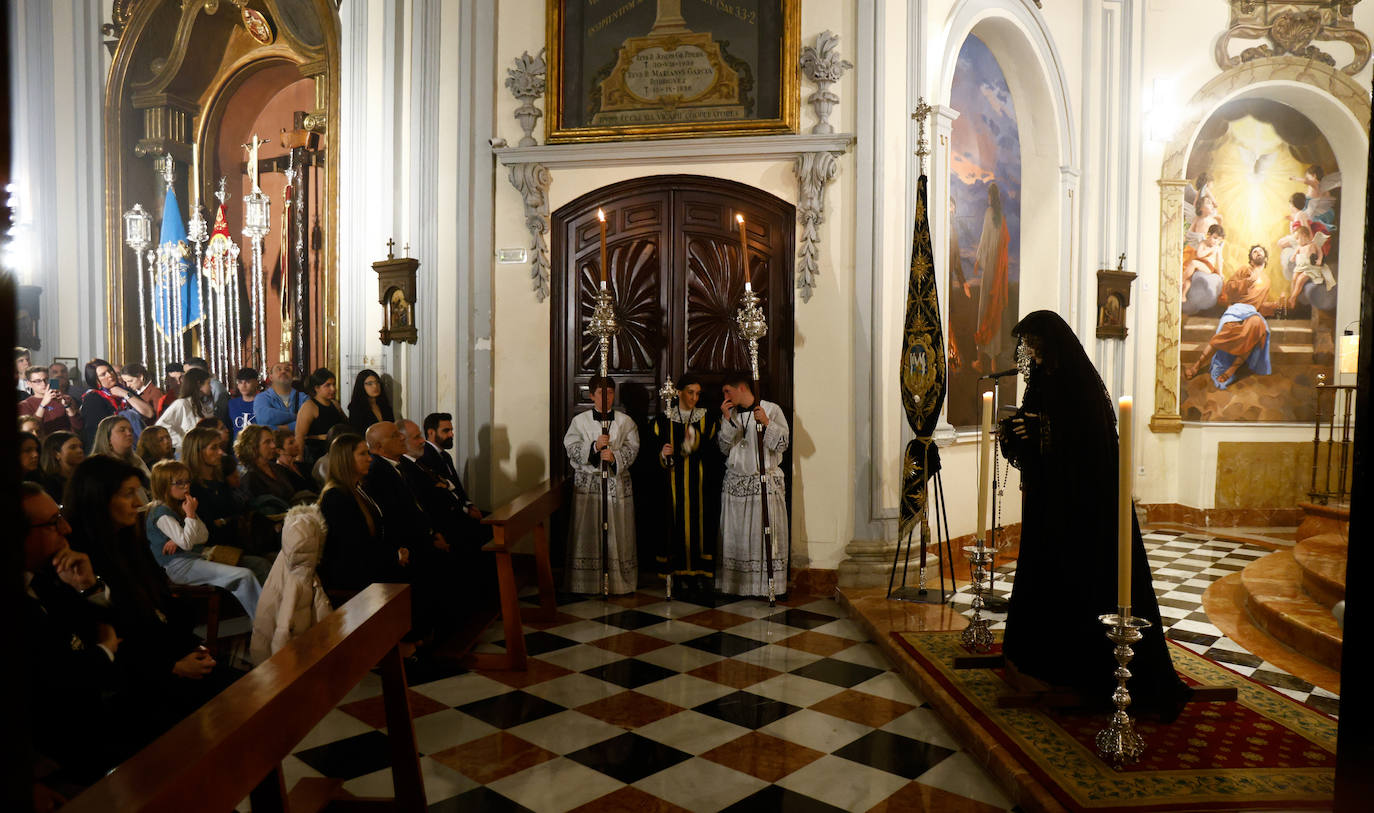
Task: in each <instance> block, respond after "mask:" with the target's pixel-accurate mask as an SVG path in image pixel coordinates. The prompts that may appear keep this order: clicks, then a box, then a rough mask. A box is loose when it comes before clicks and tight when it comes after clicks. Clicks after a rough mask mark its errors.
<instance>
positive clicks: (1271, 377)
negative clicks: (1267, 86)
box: [1179, 99, 1341, 422]
mask: <svg viewBox="0 0 1374 813" xmlns="http://www.w3.org/2000/svg"><path fill="white" fill-rule="evenodd" d="M1187 173H1188V178H1189V179H1190V183H1189V186H1188V188H1187V190H1186V191H1185V196H1184V197H1185V204H1184V209H1185V211H1184V218H1183V223H1184V229H1185V232H1184V234H1182V235H1181V239H1182V240H1183V255H1182V257H1183V259H1182V267H1181V268H1180V269H1179V270H1180V280H1181V286H1182V287H1181V290H1180V296H1181V299H1182V303H1183V304H1182V314H1183V320H1182V330H1181V342H1180V362H1181V364H1180V367H1181V370H1180V374H1181V376H1182V379H1183V380H1182V392H1183V399H1182V403H1181V405H1180V414H1181V415H1182V416H1183V419H1184V420H1188V421H1256V422H1265V421H1276V422H1305V421H1310V420H1313V419H1314V417H1315V414H1316V412H1315V410H1316V391H1315V390H1314V389H1313V387H1314V386H1315V384H1316V383H1317V376H1318V375H1319V374H1321V373H1328V374H1329V373H1331V372H1332V369H1331V368H1332V362H1333V359H1334V351H1335V335H1336V323H1335V313H1336V296H1337V291H1338V287H1337V280H1338V278H1339V274H1340V272H1339V271H1338V266H1339V264H1340V263H1339V259H1340V258H1339V256H1338V252H1337V250H1336V245H1337V242H1338V240H1337V231H1338V225H1339V224H1340V185H1341V182H1340V171H1339V167H1338V166H1337V165H1336V159H1335V154H1334V153H1333V152H1332V149H1331V145H1330V144H1329V143H1328V141H1327V139H1326V137H1325V136H1324V135H1323V134H1322V132H1321V131H1320V130H1319V129H1318V128H1317V126H1316V125H1315V124H1313V123H1312V121H1311V120H1309V119H1308V118H1307V117H1306V116H1304V115H1302V114H1301V113H1299V112H1298V111H1296V110H1294V109H1293V108H1291V107H1288V106H1287V105H1284V104H1281V103H1279V102H1275V101H1271V100H1268V99H1243V100H1237V101H1233V102H1228V103H1226V104H1224V105H1222V106H1221V107H1220V108H1218V109H1217V111H1216V112H1215V113H1213V114H1212V116H1211V117H1210V118H1209V119H1208V120H1207V122H1206V123H1205V124H1204V125H1203V127H1202V129H1201V130H1200V131H1199V132H1198V136H1197V139H1196V140H1195V141H1194V143H1193V147H1192V150H1191V152H1190V153H1189V156H1188V167H1187Z"/></svg>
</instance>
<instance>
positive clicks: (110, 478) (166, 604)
mask: <svg viewBox="0 0 1374 813" xmlns="http://www.w3.org/2000/svg"><path fill="white" fill-rule="evenodd" d="M140 487H141V486H140V480H139V472H138V471H137V470H136V469H134V468H133V467H131V466H129V465H127V464H125V463H122V462H120V461H118V460H115V459H112V458H109V457H103V456H93V457H91V458H89V459H87V460H86V461H85V462H83V463H82V464H81V465H80V466H77V467H76V472H75V473H74V474H73V475H72V480H71V483H70V485H69V487H68V489H67V492H68V500H67V504H66V505H65V506H63V514H64V515H65V516H66V518H67V521H68V522H69V523H70V524H71V527H72V531H71V535H70V537H69V539H70V541H71V546H72V548H74V549H75V550H77V551H80V552H82V553H85V554H86V555H88V556H89V557H90V558H91V566H92V568H93V569H94V571H95V573H96V574H97V575H99V576H100V578H101V579H102V580H103V581H104V582H105V585H106V592H105V595H106V596H107V597H108V600H109V605H110V610H111V612H112V618H113V621H114V627H115V630H116V632H117V633H118V634H119V637H120V638H122V639H123V641H122V642H121V643H120V645H119V650H118V652H117V654H116V656H115V663H116V665H119V666H121V668H122V670H123V671H124V672H125V674H126V675H127V676H128V686H129V691H130V693H131V694H132V695H133V698H132V699H131V701H130V702H129V703H128V704H127V705H126V706H125V707H124V708H123V709H122V713H121V714H120V717H121V718H122V719H123V721H124V725H123V726H121V730H124V731H128V732H132V733H133V736H134V738H135V739H136V740H138V741H140V742H143V743H146V742H149V741H151V740H152V739H153V738H155V737H157V736H158V735H159V734H161V733H162V732H163V731H165V730H167V729H168V728H170V727H171V726H172V725H174V724H175V723H177V722H178V721H179V720H181V718H183V717H184V716H186V715H187V714H189V713H191V712H192V711H194V710H195V709H196V708H198V707H199V706H200V705H201V704H202V703H204V702H205V701H207V700H209V699H210V698H212V697H214V696H215V695H216V694H218V693H219V691H220V690H221V689H222V688H224V687H225V686H227V685H228V684H229V683H230V682H232V680H233V679H234V678H235V677H237V673H236V672H233V671H232V670H228V669H226V668H224V667H218V666H217V664H216V662H215V659H214V658H212V657H210V653H209V652H207V651H206V650H205V648H204V647H203V646H202V645H201V641H200V639H199V638H197V637H196V635H195V634H194V632H192V624H191V619H190V616H189V615H188V614H187V613H186V612H185V611H184V610H183V608H182V607H181V605H180V604H178V603H177V602H176V601H175V600H174V599H173V597H172V593H171V584H170V582H169V581H168V580H167V574H166V573H164V572H163V570H162V568H160V567H158V564H157V562H156V561H155V560H154V559H153V557H152V554H151V553H150V552H149V551H148V546H147V545H146V544H145V543H144V542H143V540H142V538H141V535H140V534H139V533H138V529H137V527H136V526H137V525H138V523H139V520H140V519H141V517H140V516H139V512H140V511H141V510H142V508H143V505H144V504H143V502H142V500H141V499H140V498H139V496H138V492H139V489H140ZM91 733H92V735H94V736H98V735H99V732H91Z"/></svg>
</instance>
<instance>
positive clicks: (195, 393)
mask: <svg viewBox="0 0 1374 813" xmlns="http://www.w3.org/2000/svg"><path fill="white" fill-rule="evenodd" d="M214 415H215V401H214V396H213V395H212V394H211V392H210V374H209V373H207V372H205V371H204V370H202V369H200V368H199V367H192V368H191V369H189V370H187V371H186V374H185V375H183V376H182V377H181V394H180V395H179V396H178V397H177V399H176V400H175V401H173V402H172V405H171V406H169V407H167V411H166V412H163V413H162V417H160V418H158V419H157V425H158V426H161V427H163V428H164V429H166V430H167V431H168V432H169V433H170V434H171V435H172V445H173V446H175V447H176V448H178V449H180V448H181V443H182V439H183V438H185V437H186V433H187V432H190V431H191V430H192V429H195V428H196V424H197V423H199V422H200V421H201V420H203V419H205V418H213V417H214Z"/></svg>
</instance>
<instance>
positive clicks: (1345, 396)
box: [1307, 375, 1356, 505]
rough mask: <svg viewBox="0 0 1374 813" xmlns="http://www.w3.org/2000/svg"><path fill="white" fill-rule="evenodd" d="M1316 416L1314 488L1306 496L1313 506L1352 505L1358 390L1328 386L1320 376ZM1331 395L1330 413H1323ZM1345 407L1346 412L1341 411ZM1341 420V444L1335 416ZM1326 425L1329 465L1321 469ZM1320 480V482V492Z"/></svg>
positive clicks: (1348, 386) (1313, 437)
mask: <svg viewBox="0 0 1374 813" xmlns="http://www.w3.org/2000/svg"><path fill="white" fill-rule="evenodd" d="M1316 389H1317V415H1316V419H1315V420H1314V421H1313V428H1312V487H1311V488H1310V489H1309V490H1308V492H1307V496H1308V497H1309V498H1310V499H1311V500H1312V502H1314V503H1318V504H1320V505H1329V504H1330V503H1331V502H1332V501H1334V502H1336V503H1337V504H1349V502H1350V480H1349V474H1350V463H1351V453H1352V451H1353V448H1354V443H1355V439H1354V436H1353V429H1354V427H1353V418H1354V412H1355V391H1356V387H1355V386H1353V385H1349V384H1345V385H1341V384H1327V383H1326V376H1325V375H1319V376H1317V387H1316ZM1328 393H1329V394H1330V407H1331V409H1330V413H1329V414H1328V413H1326V412H1325V411H1323V409H1322V405H1323V402H1324V401H1326V400H1327V399H1326V397H1325V396H1326V395H1327V394H1328ZM1342 405H1343V406H1344V408H1343V409H1342V408H1341V407H1342ZM1337 414H1339V415H1340V416H1341V418H1340V424H1339V428H1340V441H1339V443H1338V442H1337V440H1336V430H1337V422H1336V416H1337ZM1323 422H1325V425H1326V449H1327V452H1326V465H1325V466H1322V465H1321V447H1322V425H1323ZM1338 445H1339V450H1340V466H1339V468H1338V471H1337V475H1336V483H1335V486H1336V487H1335V488H1334V489H1333V488H1332V483H1331V472H1332V468H1333V464H1334V463H1335V460H1336V453H1337V446H1338ZM1318 480H1321V488H1320V489H1319V488H1318V487H1317V486H1318Z"/></svg>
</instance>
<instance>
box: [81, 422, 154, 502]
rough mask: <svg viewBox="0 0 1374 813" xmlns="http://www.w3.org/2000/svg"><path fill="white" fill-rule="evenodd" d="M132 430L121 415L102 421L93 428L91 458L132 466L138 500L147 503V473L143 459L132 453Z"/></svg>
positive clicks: (133, 442)
mask: <svg viewBox="0 0 1374 813" xmlns="http://www.w3.org/2000/svg"><path fill="white" fill-rule="evenodd" d="M136 442H137V441H136V440H135V439H134V428H133V425H132V424H130V423H129V419H128V418H126V417H124V416H123V415H111V416H110V417H108V418H105V419H104V420H102V421H101V422H100V423H99V424H98V425H97V426H96V428H95V442H94V444H93V445H92V446H91V454H90V456H91V457H96V456H100V457H112V458H114V459H115V460H118V461H119V462H121V463H124V464H126V465H129V466H132V467H133V468H134V469H135V470H136V471H137V472H138V477H139V480H140V481H141V482H140V486H139V489H140V490H139V495H138V496H139V499H141V500H143V502H144V503H147V501H148V484H149V479H148V476H149V473H148V467H147V466H145V465H143V458H141V457H139V456H138V455H137V454H136V453H135V452H134V444H135V443H136Z"/></svg>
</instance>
